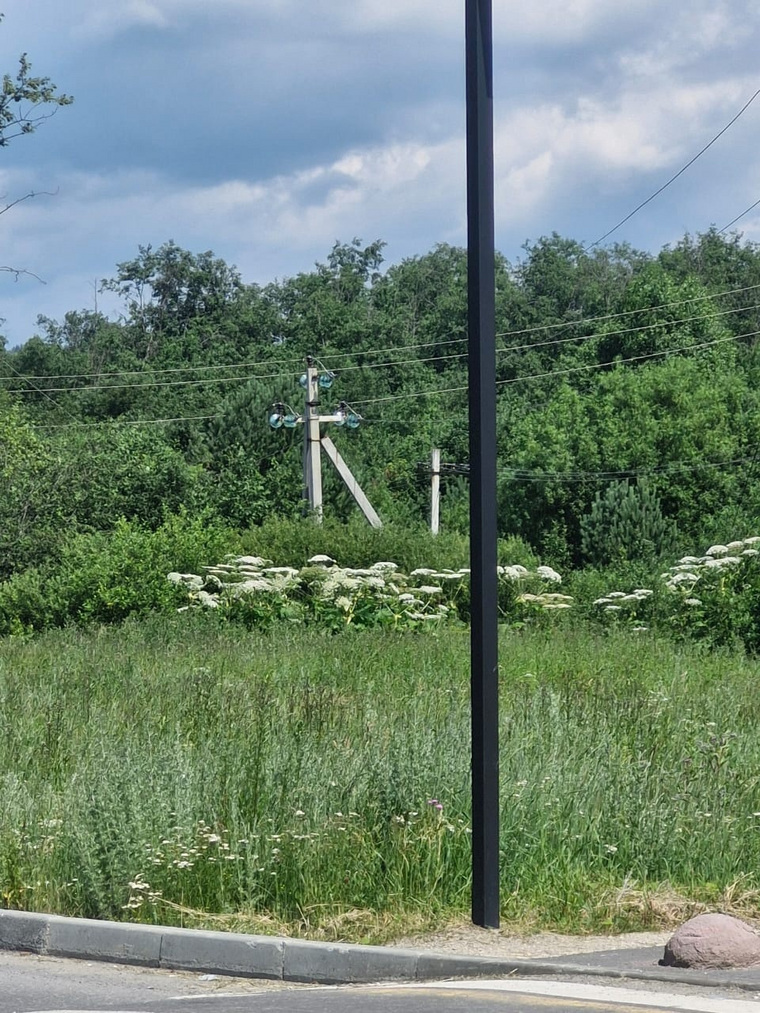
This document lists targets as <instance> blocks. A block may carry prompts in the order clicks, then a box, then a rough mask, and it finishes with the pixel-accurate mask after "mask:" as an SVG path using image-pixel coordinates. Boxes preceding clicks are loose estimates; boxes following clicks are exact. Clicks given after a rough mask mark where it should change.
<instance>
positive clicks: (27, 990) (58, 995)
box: [0, 952, 760, 1013]
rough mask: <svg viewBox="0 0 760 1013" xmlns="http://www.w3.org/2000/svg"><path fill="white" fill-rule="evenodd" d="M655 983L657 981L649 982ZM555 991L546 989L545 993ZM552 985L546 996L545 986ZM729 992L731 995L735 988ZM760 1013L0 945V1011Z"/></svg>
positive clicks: (525, 988) (758, 1008)
mask: <svg viewBox="0 0 760 1013" xmlns="http://www.w3.org/2000/svg"><path fill="white" fill-rule="evenodd" d="M651 987H652V989H655V988H662V986H661V985H660V986H657V985H652V986H651ZM552 992H553V993H554V994H551V993H552ZM547 993H549V994H547ZM734 995H735V994H734ZM75 1010H81V1011H88V1013H94V1011H102V1013H126V1011H130V1013H355V1011H357V1010H358V1011H360V1013H464V1011H466V1013H646V1011H647V1010H649V1011H650V1013H666V1011H667V1013H671V1011H674V1010H681V1011H700V1013H760V1002H756V1001H754V1000H753V999H751V998H743V997H741V996H739V997H738V998H734V997H729V995H728V994H723V993H720V994H719V993H717V992H716V990H714V989H705V988H701V989H695V988H686V989H681V990H680V991H679V992H669V993H668V994H667V995H663V994H662V993H661V992H656V991H648V990H647V987H646V986H644V985H642V984H638V985H637V986H636V987H635V988H634V987H632V983H630V982H629V983H622V985H621V986H610V985H609V984H608V983H600V982H598V981H597V982H591V983H590V982H587V981H586V982H582V983H579V982H567V983H562V982H557V981H555V980H553V979H552V980H545V979H542V980H526V981H508V982H491V983H482V982H480V983H467V982H457V983H450V984H449V986H448V987H438V986H415V987H408V986H401V987H386V988H383V987H364V986H362V987H359V986H343V987H336V988H315V987H310V986H298V985H293V984H291V983H283V982H263V981H260V980H257V979H243V978H224V977H216V976H213V975H211V976H209V975H194V974H182V973H173V972H169V971H155V970H148V969H143V968H134V967H124V966H120V965H113V964H99V963H94V962H93V963H90V962H87V961H76V960H61V959H57V958H53V957H37V956H34V955H31V954H15V953H3V952H0V1013H43V1011H44V1013H48V1011H49V1013H53V1011H56V1013H58V1011H75Z"/></svg>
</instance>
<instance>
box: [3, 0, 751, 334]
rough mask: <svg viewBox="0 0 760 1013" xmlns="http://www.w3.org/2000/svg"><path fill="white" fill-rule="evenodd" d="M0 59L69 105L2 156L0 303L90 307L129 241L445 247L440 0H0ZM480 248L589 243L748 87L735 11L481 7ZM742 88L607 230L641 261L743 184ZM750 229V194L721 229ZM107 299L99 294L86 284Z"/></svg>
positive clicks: (743, 30) (229, 251) (577, 3)
mask: <svg viewBox="0 0 760 1013" xmlns="http://www.w3.org/2000/svg"><path fill="white" fill-rule="evenodd" d="M3 10H4V12H5V20H4V21H3V23H2V25H0V57H1V60H2V62H1V63H0V70H1V71H13V69H14V66H15V64H16V61H17V59H18V56H19V54H20V53H21V52H28V53H29V56H30V58H31V60H32V63H33V68H34V71H35V72H37V73H41V74H45V75H48V76H50V77H51V78H52V79H53V80H54V81H55V82H56V83H57V84H58V86H59V88H61V89H62V90H64V91H66V92H69V93H71V94H73V95H74V97H75V103H74V105H72V106H70V107H68V108H65V109H61V110H60V111H59V113H58V114H57V115H56V116H55V117H54V118H53V119H52V120H50V121H48V122H47V123H45V124H44V125H43V126H42V127H41V128H40V130H39V131H38V133H36V134H35V135H33V136H31V137H24V138H19V139H18V140H16V141H14V142H13V143H12V144H11V145H10V146H9V147H8V148H6V149H3V150H2V153H0V194H3V195H5V198H6V201H9V200H13V199H15V198H16V197H18V196H21V195H23V194H24V193H27V192H28V191H29V190H48V191H54V192H55V195H54V196H50V197H46V196H40V197H37V198H36V199H35V200H33V201H27V202H25V203H23V204H21V205H18V206H17V207H16V208H14V209H13V210H12V211H9V212H8V213H7V214H5V215H3V216H2V219H1V220H0V224H2V254H0V264H9V265H12V266H14V267H20V268H25V269H27V270H29V271H33V272H34V273H35V274H37V275H39V276H40V277H41V278H43V279H44V281H45V284H44V285H42V284H40V282H38V281H35V280H34V279H33V278H31V277H22V278H20V279H19V281H17V282H14V281H13V278H12V276H10V275H0V316H2V317H4V318H5V319H6V324H5V327H4V333H5V334H6V336H7V338H8V341H9V343H10V344H11V345H14V344H18V343H20V342H22V341H24V340H26V339H27V338H28V337H30V336H31V335H32V334H33V333H34V331H35V320H36V317H37V314H38V313H44V314H46V315H48V316H52V317H57V318H59V317H61V316H62V315H63V314H64V313H65V312H66V311H67V310H69V309H81V308H93V307H94V305H95V290H96V288H97V283H98V281H99V280H100V279H102V278H104V277H109V276H111V275H112V274H113V273H114V270H115V265H116V264H117V263H118V262H119V261H123V260H127V259H130V258H132V257H133V256H134V255H135V254H136V252H137V247H138V244H143V245H145V244H147V243H152V244H153V245H154V246H157V245H160V244H161V243H162V242H165V241H167V240H169V239H173V240H175V241H176V242H177V243H179V244H180V245H181V246H183V247H186V248H187V249H189V250H192V251H194V252H200V251H203V250H209V249H210V250H213V251H214V252H215V253H216V254H217V255H218V256H221V257H223V258H224V259H225V260H227V261H228V262H229V263H233V264H236V265H237V266H238V268H239V269H240V271H241V274H242V276H243V278H244V280H246V281H258V282H266V281H270V280H272V279H273V278H275V277H284V276H287V275H291V274H295V273H296V272H298V271H301V270H308V269H309V268H310V267H311V266H312V265H313V263H314V262H315V261H316V260H324V259H325V258H326V256H327V254H328V252H329V250H330V248H331V246H332V244H333V243H334V242H335V240H336V239H340V240H342V241H347V240H350V239H351V238H353V237H354V236H359V237H361V238H362V239H364V240H365V241H367V242H370V241H372V240H374V239H383V240H385V241H386V242H387V244H388V245H387V248H386V257H387V260H388V261H390V262H393V261H397V260H400V259H401V258H403V257H407V256H412V255H415V254H420V253H424V252H426V251H427V250H429V249H430V248H431V247H432V246H433V245H434V244H435V243H437V242H449V243H456V244H464V242H465V210H466V209H465V190H464V169H465V162H464V95H463V93H464V83H463V82H464V42H463V34H464V30H463V20H464V0H351V2H347V0H67V2H66V3H65V4H64V3H61V0H5V2H4V4H3ZM494 28H495V37H496V38H495V69H494V74H495V92H496V107H495V108H496V113H495V118H496V126H495V137H496V186H497V193H496V218H497V223H496V224H497V245H498V247H499V249H500V250H501V251H502V252H503V253H504V254H505V255H506V256H507V257H509V258H510V259H511V260H515V259H516V258H518V257H519V256H520V251H521V247H522V245H523V243H524V242H525V241H526V240H535V239H537V238H538V237H539V236H541V235H546V234H549V233H551V232H552V231H557V232H559V233H561V234H562V235H566V236H569V237H572V238H575V239H578V240H580V241H584V242H590V241H593V240H595V239H596V238H597V237H598V236H600V235H601V234H602V233H603V232H605V231H606V230H607V229H608V228H610V227H611V226H612V225H614V224H615V222H617V221H618V220H619V219H620V218H622V217H623V216H624V215H625V214H627V213H628V212H629V211H630V210H631V209H632V208H633V207H634V206H635V205H636V204H638V203H639V202H640V201H641V200H643V199H644V198H645V197H647V196H648V195H649V194H650V193H651V192H653V191H654V190H655V189H656V188H657V187H658V186H659V185H660V184H661V183H663V182H664V181H665V180H666V179H668V177H669V176H671V175H672V174H673V173H674V172H675V171H676V170H677V169H678V168H680V166H681V165H683V164H684V163H685V162H686V161H688V159H689V158H690V157H691V156H692V155H694V154H695V153H696V152H697V151H698V150H699V149H700V148H701V147H702V146H703V145H704V144H705V143H706V142H707V141H708V140H709V139H710V138H711V137H712V136H713V135H714V134H715V133H717V132H718V130H720V129H721V127H723V126H724V125H725V124H726V123H727V122H728V120H730V119H731V117H732V116H733V115H734V114H735V113H736V112H737V111H738V110H739V109H740V108H741V107H742V105H744V103H745V102H746V101H747V99H748V98H749V97H750V96H751V95H752V94H753V93H754V92H755V90H756V89H757V88H758V87H760V73H759V72H758V70H757V53H758V51H760V19H758V17H757V5H756V2H755V0H687V2H686V3H684V4H674V3H672V2H668V0H627V2H626V3H625V4H622V3H620V0H531V2H529V3H526V2H525V0H494ZM759 140H760V98H758V99H757V101H756V102H755V103H754V104H753V105H752V106H751V107H750V108H749V109H748V110H747V111H746V112H745V113H744V115H743V116H742V117H741V119H739V120H738V121H737V123H736V124H734V126H733V127H731V129H730V130H729V131H728V132H727V133H726V134H725V135H724V136H723V137H722V138H721V139H720V140H719V141H718V142H717V143H716V144H715V145H714V146H713V147H712V148H711V149H710V150H709V151H708V152H707V153H706V154H705V155H704V156H703V157H702V158H701V159H700V160H699V161H698V162H696V163H695V165H694V166H692V168H691V169H689V170H688V172H687V173H685V174H684V175H683V176H682V177H681V178H680V179H679V180H678V181H676V183H674V184H673V185H672V186H671V187H670V188H669V189H668V190H666V191H665V193H663V194H662V196H661V197H659V198H658V199H657V200H656V201H654V202H652V203H651V204H650V205H649V206H648V207H647V208H645V209H644V210H643V211H642V212H641V213H640V214H638V215H637V216H636V217H634V218H633V219H632V220H631V221H630V222H629V223H627V224H626V226H625V227H624V228H622V229H621V230H619V232H617V233H616V234H615V236H614V237H612V239H617V240H621V241H622V240H627V241H629V242H631V243H632V244H633V245H635V246H637V247H639V248H642V249H648V250H652V251H656V250H658V249H659V248H660V247H661V246H662V245H663V244H665V243H668V242H671V243H673V242H677V241H678V239H679V238H680V237H681V236H682V235H683V234H684V232H685V231H687V230H688V231H691V232H698V231H702V230H704V229H706V228H708V227H709V226H710V225H711V224H715V225H717V226H718V228H721V227H722V226H723V225H725V224H726V223H727V222H729V221H730V220H731V219H732V218H733V217H734V216H735V215H737V214H739V213H740V212H741V211H742V210H744V208H746V207H747V206H749V205H750V204H751V203H752V202H753V201H755V200H757V199H758V198H760V158H759V157H758V141H759ZM738 227H740V228H741V229H742V231H743V232H744V235H745V237H746V238H748V239H752V240H757V241H760V208H758V209H756V210H755V211H754V212H752V213H751V214H749V215H748V216H747V217H746V218H744V219H743V220H742V221H741V223H740V225H739V226H738ZM99 300H100V301H99V306H100V308H101V309H105V310H107V311H109V312H116V309H117V307H116V306H114V305H112V304H109V303H107V302H106V301H105V297H103V296H100V297H99Z"/></svg>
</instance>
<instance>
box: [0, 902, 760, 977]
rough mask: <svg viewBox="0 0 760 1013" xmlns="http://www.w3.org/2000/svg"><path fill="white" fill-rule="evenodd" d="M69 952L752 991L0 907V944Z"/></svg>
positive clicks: (160, 961)
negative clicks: (610, 980)
mask: <svg viewBox="0 0 760 1013" xmlns="http://www.w3.org/2000/svg"><path fill="white" fill-rule="evenodd" d="M3 949H5V950H26V951H29V952H32V953H36V954H39V955H41V956H54V957H76V958H79V959H86V960H103V961H111V962H114V963H121V964H135V965H140V966H143V967H156V968H163V969H165V970H175V971H193V972H198V973H208V974H222V975H235V976H239V977H249V978H272V979H275V980H278V981H293V982H314V983H318V984H323V985H335V984H371V983H376V982H383V981H431V980H434V979H441V978H446V979H450V978H476V977H478V978H484V977H491V978H495V977H504V976H507V975H521V976H524V977H539V976H548V975H557V976H560V977H562V976H564V977H565V978H567V977H575V976H579V975H583V976H586V975H588V976H592V977H606V978H616V979H621V978H631V979H637V980H640V981H660V982H671V983H673V984H688V985H702V986H707V987H711V988H726V987H733V988H740V989H743V990H751V991H758V990H760V985H759V984H758V981H755V982H748V981H746V980H744V981H742V980H741V979H736V980H732V979H730V977H729V976H727V975H721V976H720V977H716V976H711V975H699V976H698V978H695V977H694V976H693V975H689V974H688V973H684V972H678V971H675V969H673V972H671V971H665V970H664V969H663V970H634V969H630V968H628V969H622V970H621V969H617V968H613V967H595V966H588V965H584V964H574V963H569V962H568V963H559V962H552V961H549V960H530V959H521V960H504V959H498V958H493V957H473V956H457V955H453V954H445V953H430V952H426V951H421V950H411V949H393V948H391V947H385V946H355V945H351V944H335V943H317V942H310V941H306V940H300V939H287V938H279V937H275V936H253V935H244V934H241V933H231V932H229V933H228V932H206V931H202V930H196V929H178V928H169V927H164V926H159V925H155V926H154V925H137V924H134V923H131V922H126V923H121V922H106V921H96V920H93V919H89V918H64V917H62V916H60V915H47V914H34V913H29V912H24V911H3V910H0V950H3Z"/></svg>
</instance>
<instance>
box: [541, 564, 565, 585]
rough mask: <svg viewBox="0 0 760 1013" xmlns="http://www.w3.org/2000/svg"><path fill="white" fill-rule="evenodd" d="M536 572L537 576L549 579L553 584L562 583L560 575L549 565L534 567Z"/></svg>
mask: <svg viewBox="0 0 760 1013" xmlns="http://www.w3.org/2000/svg"><path fill="white" fill-rule="evenodd" d="M536 573H537V574H538V576H539V577H543V579H544V580H550V581H551V582H552V583H553V584H561V583H562V577H561V576H560V575H559V574H558V573H557V571H556V570H553V569H552V568H551V567H550V566H539V567H537V569H536Z"/></svg>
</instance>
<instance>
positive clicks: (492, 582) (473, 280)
mask: <svg viewBox="0 0 760 1013" xmlns="http://www.w3.org/2000/svg"><path fill="white" fill-rule="evenodd" d="M465 3H466V50H467V249H468V326H469V405H470V467H471V478H472V481H471V484H470V565H471V580H472V626H471V634H470V643H471V648H470V651H471V706H472V920H473V922H475V924H476V925H482V926H483V927H484V928H498V927H499V686H498V674H499V661H498V612H497V594H498V578H497V572H496V564H497V554H496V337H495V311H494V287H495V286H494V211H493V197H494V173H493V38H492V0H465Z"/></svg>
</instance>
